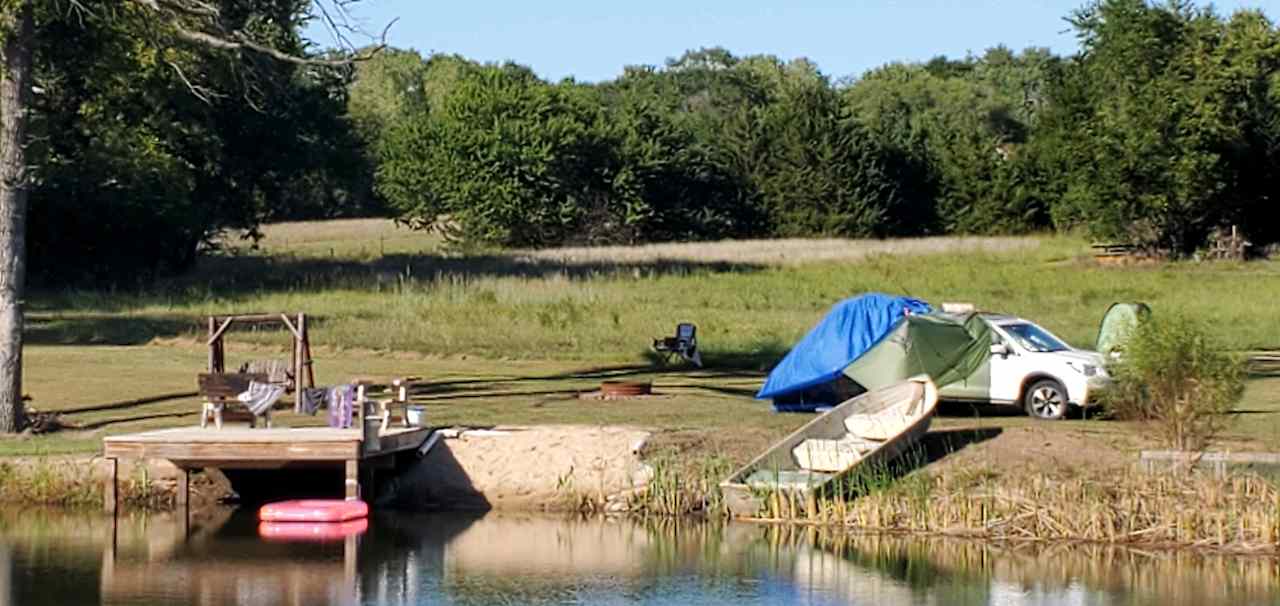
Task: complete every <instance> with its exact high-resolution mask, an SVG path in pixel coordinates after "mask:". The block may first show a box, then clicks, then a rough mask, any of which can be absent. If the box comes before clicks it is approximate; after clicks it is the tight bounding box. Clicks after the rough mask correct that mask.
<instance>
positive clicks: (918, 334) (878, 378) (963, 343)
mask: <svg viewBox="0 0 1280 606" xmlns="http://www.w3.org/2000/svg"><path fill="white" fill-rule="evenodd" d="M990 356H991V327H990V326H989V325H988V324H987V323H986V322H984V321H983V320H982V319H981V318H979V317H978V315H977V314H969V315H967V316H954V315H950V314H918V315H910V316H907V317H905V318H903V320H902V321H901V322H899V323H898V325H897V326H895V327H894V328H893V330H892V331H890V332H889V334H888V335H887V336H885V338H884V339H881V340H880V342H879V343H877V344H876V345H875V346H873V347H872V348H871V349H869V350H867V352H866V353H864V354H862V356H860V357H859V358H858V359H857V360H854V361H853V362H852V363H851V364H849V365H848V366H847V367H845V369H844V375H845V376H847V377H849V378H850V379H853V380H854V381H856V382H857V383H858V384H859V385H861V386H862V387H865V388H866V389H868V390H874V389H879V388H881V387H886V386H889V385H892V384H894V383H898V382H900V381H903V380H906V379H907V378H909V377H914V376H916V375H921V374H925V375H929V377H930V378H931V379H933V382H934V384H935V385H937V386H938V387H942V386H944V385H949V384H951V383H955V382H957V381H961V380H964V379H966V378H969V379H972V378H973V377H971V375H974V374H975V373H977V372H979V371H980V370H981V369H982V368H983V366H984V363H985V362H986V361H987V358H989V357H990Z"/></svg>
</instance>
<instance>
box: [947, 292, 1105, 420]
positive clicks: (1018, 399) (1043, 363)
mask: <svg viewBox="0 0 1280 606" xmlns="http://www.w3.org/2000/svg"><path fill="white" fill-rule="evenodd" d="M980 317H981V318H982V319H983V320H985V321H986V322H987V324H988V325H990V326H991V356H990V357H989V358H988V359H987V361H986V362H985V363H984V364H983V365H982V367H981V368H979V369H978V371H977V372H975V373H973V374H972V375H970V376H969V377H968V378H966V379H965V380H963V381H957V382H955V383H952V384H950V385H947V386H945V387H943V388H942V389H940V390H939V396H940V397H941V398H942V399H945V400H954V401H965V402H978V403H984V404H986V403H990V404H1013V405H1020V406H1022V407H1023V408H1024V409H1025V410H1026V411H1027V414H1029V415H1031V416H1033V417H1035V418H1038V419H1051V420H1052V419H1061V418H1062V417H1064V416H1066V414H1067V409H1068V405H1074V406H1080V407H1088V406H1090V405H1091V404H1093V401H1092V396H1094V395H1096V392H1097V391H1098V390H1100V389H1105V388H1106V387H1107V385H1109V384H1110V382H1111V378H1110V377H1109V376H1108V375H1107V371H1106V369H1105V368H1104V367H1103V358H1102V355H1101V354H1098V353H1097V352H1093V351H1086V350H1082V349H1075V348H1073V347H1071V346H1070V345H1067V344H1066V342H1064V341H1063V340H1062V339H1059V338H1058V337H1056V336H1054V335H1053V333H1051V332H1049V331H1048V330H1045V329H1044V328H1043V327H1041V326H1039V325H1038V324H1036V323H1035V322H1032V321H1030V320H1024V319H1022V318H1017V317H1013V316H1003V315H994V314H982V315H981V316H980Z"/></svg>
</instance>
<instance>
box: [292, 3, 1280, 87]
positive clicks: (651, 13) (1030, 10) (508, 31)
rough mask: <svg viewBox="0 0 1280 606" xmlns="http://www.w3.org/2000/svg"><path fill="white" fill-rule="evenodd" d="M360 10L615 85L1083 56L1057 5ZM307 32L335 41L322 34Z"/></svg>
mask: <svg viewBox="0 0 1280 606" xmlns="http://www.w3.org/2000/svg"><path fill="white" fill-rule="evenodd" d="M363 4H364V5H363V6H361V7H360V8H358V9H356V10H355V15H356V16H357V17H358V19H359V20H361V21H362V22H363V23H364V24H365V25H366V28H367V29H369V30H372V31H380V30H381V29H382V26H384V25H385V24H387V23H389V22H390V21H391V20H392V19H395V18H398V19H399V21H398V22H396V24H395V25H394V26H393V27H392V28H391V31H390V35H389V36H388V41H389V42H390V43H391V44H392V45H393V46H398V47H409V48H415V49H417V50H419V51H421V52H423V53H429V52H444V53H457V54H460V55H463V56H466V57H468V58H471V59H476V60H480V61H505V60H512V61H515V62H517V63H520V64H523V65H527V66H529V67H532V68H533V69H534V70H535V71H536V72H537V73H538V74H539V75H541V76H543V77H544V78H549V79H551V80H559V79H560V78H564V77H568V76H572V77H575V78H577V79H578V80H581V81H591V82H594V81H599V80H605V79H609V78H612V77H614V76H616V75H618V74H619V73H620V72H621V71H622V67H623V66H625V65H636V64H653V65H660V64H662V63H663V61H665V60H666V59H667V58H668V57H674V56H678V55H680V54H681V53H683V52H684V51H685V50H687V49H692V48H698V47H702V46H723V47H725V48H727V49H729V50H730V51H732V52H733V53H734V54H738V55H746V54H755V53H767V54H773V55H777V56H779V57H782V58H784V59H791V58H795V57H807V58H809V59H810V60H812V61H814V62H816V63H817V64H818V66H819V68H821V69H822V71H823V72H825V73H826V74H828V75H830V76H833V77H842V76H847V75H859V74H861V73H862V72H864V71H866V70H867V69H870V68H873V67H876V66H878V65H882V64H884V63H887V62H890V61H924V60H928V59H929V58H931V57H934V56H936V55H947V56H950V57H963V56H964V55H965V54H966V53H969V52H973V53H980V52H982V51H983V50H984V49H986V48H987V47H990V46H995V45H996V44H1001V43H1003V44H1004V45H1005V46H1008V47H1010V48H1013V49H1015V50H1021V49H1023V48H1026V47H1028V46H1047V47H1049V48H1050V49H1052V50H1053V51H1054V52H1056V53H1060V54H1067V53H1071V52H1074V51H1075V49H1076V43H1075V37H1074V35H1073V34H1072V33H1071V32H1070V31H1069V28H1068V26H1067V24H1066V22H1065V21H1064V20H1063V17H1064V16H1066V15H1067V14H1068V13H1069V12H1070V11H1071V10H1072V9H1073V8H1075V7H1078V6H1080V5H1081V4H1082V0H1080V1H1049V0H881V1H878V2H871V1H858V0H847V1H845V2H839V1H836V0H827V1H817V0H795V1H791V2H785V1H776V0H775V1H774V2H760V1H757V0H736V1H735V0H683V1H681V0H647V1H640V2H634V1H632V2H616V1H614V2H610V1H609V0H595V1H589V0H541V1H537V0H535V1H524V2H515V1H507V2H496V1H492V0H469V1H463V2H458V1H452V2H431V1H429V0H366V2H365V3H363ZM1214 5H1215V6H1216V7H1217V8H1218V10H1219V12H1222V13H1230V12H1233V11H1234V10H1236V9H1238V8H1241V7H1250V8H1261V9H1262V10H1263V11H1264V12H1265V13H1266V14H1267V15H1268V16H1269V17H1271V18H1272V19H1273V20H1275V19H1277V18H1278V17H1280V0H1221V1H1219V2H1215V3H1214ZM309 35H310V37H312V39H314V40H315V41H316V42H317V43H320V44H322V45H326V46H327V45H331V44H332V43H331V38H330V37H329V36H328V35H327V34H325V33H324V32H323V31H321V30H319V29H318V28H312V31H310V32H309Z"/></svg>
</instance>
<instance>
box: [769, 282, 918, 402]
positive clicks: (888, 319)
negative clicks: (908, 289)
mask: <svg viewBox="0 0 1280 606" xmlns="http://www.w3.org/2000/svg"><path fill="white" fill-rule="evenodd" d="M908 311H910V312H911V313H913V314H915V313H929V312H930V311H932V310H931V309H930V307H929V304H928V303H925V302H924V301H921V300H919V299H912V298H910V297H895V296H891V295H885V294H881V293H868V294H865V295H862V296H858V297H853V298H851V299H845V300H843V301H841V302H839V303H837V304H836V305H835V307H832V308H831V311H830V312H827V315H826V317H824V318H823V319H822V321H821V322H818V325H817V326H814V327H813V330H810V331H809V334H807V335H805V336H804V338H803V339H801V340H800V342H799V343H797V344H796V346H795V347H793V348H791V351H790V352H787V355H786V357H784V358H782V361H781V362H779V363H778V365H777V366H776V367H774V369H773V372H770V373H769V378H768V379H767V380H765V382H764V387H762V388H760V393H757V394H756V398H757V399H761V400H765V399H769V398H777V397H779V396H784V395H786V394H789V393H793V392H796V391H799V390H802V389H806V388H809V387H813V386H815V385H821V384H823V383H827V382H829V381H832V380H834V379H835V378H836V377H838V376H840V372H841V371H843V370H844V369H845V367H846V366H848V365H849V364H851V363H852V362H853V361H854V360H857V359H858V357H859V356H861V355H862V354H864V353H866V352H867V350H868V349H871V347H872V346H874V345H875V344H876V343H878V342H880V339H883V338H884V336H885V335H887V334H889V332H890V331H891V330H893V327H894V326H896V325H897V324H898V321H899V320H901V319H902V317H903V316H905V315H906V313H907V312H908Z"/></svg>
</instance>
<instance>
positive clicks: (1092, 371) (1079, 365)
mask: <svg viewBox="0 0 1280 606" xmlns="http://www.w3.org/2000/svg"><path fill="white" fill-rule="evenodd" d="M1067 366H1070V367H1071V369H1072V370H1074V371H1076V372H1078V373H1080V374H1082V375H1084V376H1086V377H1093V376H1097V374H1098V367H1097V366H1094V365H1093V364H1085V363H1083V362H1067Z"/></svg>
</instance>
